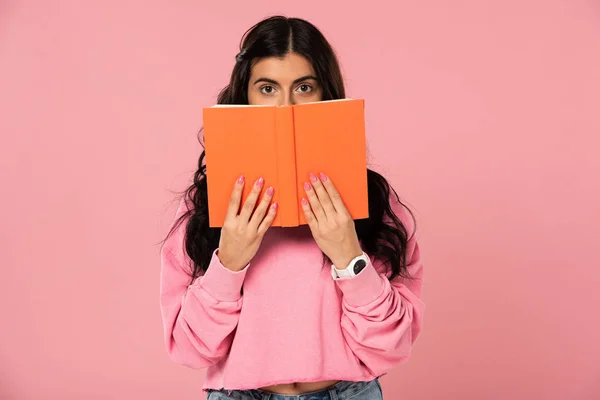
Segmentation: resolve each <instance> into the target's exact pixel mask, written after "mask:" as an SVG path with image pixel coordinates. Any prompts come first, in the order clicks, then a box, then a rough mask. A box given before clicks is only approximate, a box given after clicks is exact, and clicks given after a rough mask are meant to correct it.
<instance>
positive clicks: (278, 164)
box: [203, 99, 369, 227]
mask: <svg viewBox="0 0 600 400" xmlns="http://www.w3.org/2000/svg"><path fill="white" fill-rule="evenodd" d="M203 120H204V145H205V151H206V175H207V177H206V179H207V187H208V210H209V224H210V226H211V227H221V226H223V221H224V219H225V214H226V212H227V207H228V204H229V198H230V196H231V191H232V189H233V185H234V182H235V180H236V179H237V178H238V177H239V176H240V175H244V176H245V178H246V184H245V186H244V192H243V196H242V204H243V202H244V201H245V200H246V197H247V196H248V194H249V192H250V190H251V189H252V185H253V184H254V181H255V180H256V179H258V178H259V177H261V176H262V177H263V178H264V180H265V185H264V188H263V191H262V193H261V198H262V194H264V191H265V190H266V189H267V188H268V187H269V186H273V188H274V189H275V195H274V197H273V200H272V202H278V203H279V209H278V211H277V216H276V218H275V220H274V221H273V225H272V226H283V227H293V226H299V225H303V224H306V219H305V217H304V212H303V211H302V206H301V203H300V200H301V199H302V197H306V196H305V191H304V187H303V185H304V182H305V181H309V174H310V173H311V172H312V173H315V174H318V173H320V172H323V173H324V174H326V175H327V176H329V177H330V178H331V180H332V182H333V183H334V184H335V186H336V188H337V190H338V192H339V193H340V196H341V197H342V200H343V201H344V204H345V205H346V207H347V208H348V211H349V212H350V215H351V216H352V218H353V219H361V218H367V217H368V216H369V215H368V191H367V163H366V161H367V160H366V138H365V120H364V100H360V99H342V100H330V101H321V102H315V103H304V104H296V105H290V106H254V105H217V106H213V107H208V108H204V109H203Z"/></svg>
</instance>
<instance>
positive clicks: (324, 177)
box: [321, 172, 327, 182]
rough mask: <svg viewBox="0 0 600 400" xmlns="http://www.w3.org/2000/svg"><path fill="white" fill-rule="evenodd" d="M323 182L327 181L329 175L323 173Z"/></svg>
mask: <svg viewBox="0 0 600 400" xmlns="http://www.w3.org/2000/svg"><path fill="white" fill-rule="evenodd" d="M321 180H322V181H323V182H325V181H326V180H327V175H325V174H324V173H322V172H321Z"/></svg>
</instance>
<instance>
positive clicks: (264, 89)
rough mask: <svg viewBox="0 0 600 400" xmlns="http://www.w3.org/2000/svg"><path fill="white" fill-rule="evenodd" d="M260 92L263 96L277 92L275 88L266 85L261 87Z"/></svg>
mask: <svg viewBox="0 0 600 400" xmlns="http://www.w3.org/2000/svg"><path fill="white" fill-rule="evenodd" d="M260 92H261V93H262V94H267V95H269V94H273V93H274V92H275V88H274V87H273V86H271V85H264V86H261V88H260Z"/></svg>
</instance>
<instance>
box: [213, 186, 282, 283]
mask: <svg viewBox="0 0 600 400" xmlns="http://www.w3.org/2000/svg"><path fill="white" fill-rule="evenodd" d="M263 185H264V180H263V178H260V179H258V180H257V181H256V182H255V183H254V187H253V188H252V191H251V192H250V194H249V195H248V198H247V199H246V201H245V202H244V206H243V207H242V210H241V211H240V212H239V214H238V210H239V209H240V203H241V201H242V192H243V189H244V177H243V176H240V177H239V179H238V180H237V181H236V183H235V185H234V188H233V192H232V193H231V197H230V199H229V207H228V208H227V214H226V216H225V222H224V223H223V227H222V228H221V239H220V241H219V250H218V251H217V256H218V257H219V260H220V261H221V264H223V266H224V267H225V268H227V269H229V270H232V271H240V270H242V269H244V267H245V266H246V265H248V263H249V262H250V260H251V259H252V258H253V257H254V255H255V254H256V252H257V251H258V248H259V246H260V243H261V242H262V239H263V236H264V234H265V232H267V229H269V227H270V226H271V224H272V223H273V220H274V219H275V215H276V214H277V203H273V204H272V205H271V206H270V207H269V204H270V202H271V199H272V198H273V192H274V190H273V188H272V187H269V188H268V189H267V190H266V192H265V194H264V195H263V197H262V199H261V201H260V203H259V204H258V206H257V207H256V210H255V209H254V208H255V206H256V202H257V201H258V196H259V195H260V192H261V190H262V187H263Z"/></svg>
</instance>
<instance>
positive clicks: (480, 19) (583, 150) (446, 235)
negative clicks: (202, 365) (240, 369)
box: [0, 0, 600, 400]
mask: <svg viewBox="0 0 600 400" xmlns="http://www.w3.org/2000/svg"><path fill="white" fill-rule="evenodd" d="M84 3H85V4H87V5H86V6H84V5H82V4H84ZM394 3H396V4H397V2H392V1H390V2H385V3H384V2H381V4H379V5H378V4H377V3H373V2H368V4H369V6H370V7H371V9H370V10H364V9H356V10H351V9H349V8H340V7H342V6H341V4H347V2H338V5H337V6H334V5H331V3H329V2H328V3H325V2H323V1H304V2H296V3H295V5H293V6H291V5H290V6H285V7H283V6H281V4H283V2H280V1H269V2H267V1H262V2H256V1H255V2H239V5H236V6H235V7H233V6H232V5H231V4H230V3H229V2H216V3H211V4H214V5H212V6H210V7H206V6H203V5H202V2H198V1H196V2H192V1H187V2H184V1H177V2H167V1H162V2H159V1H152V2H148V1H119V2H117V1H112V2H106V1H104V2H101V1H95V2H91V1H88V2H76V1H62V2H46V1H38V2H33V1H16V0H13V1H11V0H8V1H6V0H5V1H2V2H0V110H1V111H0V113H1V117H0V132H1V134H2V142H1V145H0V163H1V166H2V168H0V174H1V181H2V188H3V190H2V196H1V197H0V201H1V202H2V207H0V213H1V215H0V221H1V223H0V225H1V229H0V234H1V236H0V243H1V244H0V246H1V251H2V255H3V260H2V265H1V267H2V275H1V278H0V315H1V320H2V325H1V328H0V398H2V399H7V400H11V399H19V400H28V399H36V400H39V399H58V398H60V399H65V400H68V399H84V398H85V399H128V398H135V399H164V398H172V399H181V400H183V399H198V398H203V395H202V394H201V393H200V387H201V380H202V379H203V373H202V372H198V371H191V370H188V369H186V368H184V367H180V366H177V365H175V364H173V363H171V362H170V361H169V360H168V359H167V356H166V352H165V350H164V348H163V344H162V330H161V322H160V314H159V308H158V272H159V259H158V246H157V245H155V243H157V242H158V241H159V240H160V239H161V237H162V235H163V234H164V233H165V229H166V226H167V224H168V222H170V218H171V215H172V212H173V211H174V208H173V207H174V205H173V204H170V203H169V201H170V199H171V198H172V196H171V194H170V193H169V190H180V189H182V188H183V185H184V184H185V183H186V182H187V179H188V177H189V176H190V173H191V172H192V171H193V169H194V166H195V163H196V157H197V154H198V152H199V149H200V147H199V145H198V143H197V141H196V138H195V134H196V131H197V129H198V128H199V126H200V124H201V108H202V107H203V106H206V105H210V104H212V102H213V101H214V99H215V96H216V93H217V91H218V90H219V89H220V88H221V86H223V85H224V84H225V83H226V80H227V77H228V74H229V71H230V68H231V67H232V65H233V62H234V55H235V53H236V49H237V47H236V46H237V43H238V40H239V37H240V35H241V34H242V33H243V31H244V30H245V29H246V28H247V27H248V26H249V25H251V24H253V23H254V22H256V21H258V20H259V19H260V18H262V17H263V16H265V15H267V14H273V13H279V12H284V13H286V14H288V15H297V16H303V17H306V18H308V19H310V20H312V21H313V22H315V23H316V24H317V25H318V26H319V27H321V28H322V30H323V31H324V32H325V34H326V35H327V36H328V37H329V38H330V40H331V42H332V43H333V44H334V46H335V47H336V48H337V50H338V52H339V54H340V58H341V61H342V63H343V69H344V72H345V74H346V79H347V83H348V88H349V94H350V96H355V97H362V98H365V99H366V100H367V120H368V132H369V135H370V137H369V141H370V148H371V152H372V154H373V163H374V165H375V166H376V169H378V170H383V171H384V172H385V173H386V174H387V175H388V177H389V178H390V179H391V180H392V182H393V183H394V184H395V185H396V186H397V187H398V189H399V191H400V193H401V194H402V195H403V197H404V198H405V199H406V200H407V201H408V202H409V203H410V204H411V205H412V206H413V207H414V208H415V210H416V212H417V216H418V218H419V223H420V228H421V236H422V248H423V254H424V259H425V262H426V282H425V286H424V298H425V300H426V302H427V306H428V308H427V314H426V321H425V330H424V332H423V335H422V336H421V339H420V340H419V342H418V344H417V347H416V348H415V351H414V353H413V356H412V358H411V360H410V362H409V363H407V364H405V365H403V366H401V367H399V368H398V369H397V370H395V371H393V372H392V373H390V374H389V375H388V376H387V377H385V378H383V380H382V385H383V387H384V390H385V394H386V399H434V398H439V399H442V398H443V399H461V400H467V399H509V398H510V399H516V400H518V399H567V400H571V399H592V398H596V399H597V398H600V383H599V382H598V378H599V377H600V367H599V366H598V362H599V361H600V345H599V344H598V338H600V323H599V320H598V316H597V315H598V311H597V308H598V305H600V294H599V293H600V290H599V284H600V255H599V253H598V251H597V247H596V244H595V243H593V240H597V238H598V237H599V235H600V229H599V221H598V209H599V207H598V203H600V184H599V182H600V179H599V178H598V175H599V174H598V173H599V172H600V165H599V164H600V162H599V161H598V157H597V156H596V153H597V152H598V148H599V144H600V143H599V139H598V138H599V137H600V6H599V5H598V3H597V2H593V1H567V0H564V1H557V0H546V1H533V0H527V1H514V0H513V1H495V2H491V1H488V2H481V1H474V0H473V1H442V0H436V1H428V2H402V3H401V4H400V5H396V6H392V4H394ZM384 4H386V5H384ZM342 11H343V12H344V13H347V14H345V16H344V17H341V16H340V12H342ZM594 315H596V317H594Z"/></svg>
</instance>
